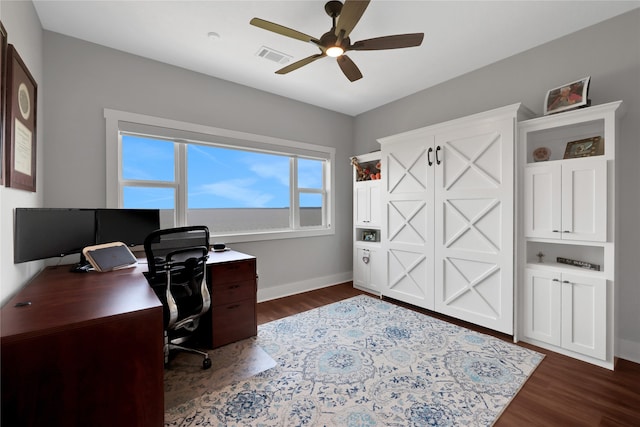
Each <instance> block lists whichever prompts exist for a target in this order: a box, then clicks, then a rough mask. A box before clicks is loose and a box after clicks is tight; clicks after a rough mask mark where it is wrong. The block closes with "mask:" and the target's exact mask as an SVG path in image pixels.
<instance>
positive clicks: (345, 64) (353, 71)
mask: <svg viewBox="0 0 640 427" xmlns="http://www.w3.org/2000/svg"><path fill="white" fill-rule="evenodd" d="M336 60H337V61H338V65H339V66H340V69H341V70H342V72H343V73H344V75H345V76H347V78H348V79H349V80H351V81H352V82H355V81H356V80H360V79H361V78H362V73H361V72H360V69H358V66H357V65H356V64H355V63H354V62H353V61H352V60H351V58H349V57H348V56H347V55H341V56H338V57H337V58H336Z"/></svg>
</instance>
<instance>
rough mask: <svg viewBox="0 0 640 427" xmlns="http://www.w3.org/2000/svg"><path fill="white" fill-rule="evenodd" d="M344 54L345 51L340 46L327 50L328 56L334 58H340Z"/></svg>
mask: <svg viewBox="0 0 640 427" xmlns="http://www.w3.org/2000/svg"><path fill="white" fill-rule="evenodd" d="M343 53H344V49H343V48H341V47H340V46H331V47H330V48H328V49H327V50H326V54H327V56H331V57H333V58H337V57H338V56H340V55H342V54H343Z"/></svg>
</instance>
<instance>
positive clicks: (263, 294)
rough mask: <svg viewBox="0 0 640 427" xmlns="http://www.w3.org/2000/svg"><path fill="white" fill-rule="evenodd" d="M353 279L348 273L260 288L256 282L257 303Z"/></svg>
mask: <svg viewBox="0 0 640 427" xmlns="http://www.w3.org/2000/svg"><path fill="white" fill-rule="evenodd" d="M352 279H353V274H352V273H351V272H350V271H349V272H346V273H340V274H334V275H331V276H324V277H316V278H313V279H309V280H303V281H301V282H294V283H287V284H284V285H279V286H273V287H268V288H261V287H260V282H258V302H264V301H269V300H272V299H277V298H282V297H288V296H291V295H296V294H300V293H302V292H307V291H313V290H316V289H321V288H326V287H327V286H333V285H338V284H340V283H344V282H349V281H351V280H352Z"/></svg>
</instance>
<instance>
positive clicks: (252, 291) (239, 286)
mask: <svg viewBox="0 0 640 427" xmlns="http://www.w3.org/2000/svg"><path fill="white" fill-rule="evenodd" d="M245 299H253V300H255V299H256V281H255V279H252V280H250V281H244V282H235V283H220V284H218V285H216V286H215V287H213V288H212V289H211V305H212V306H217V305H224V304H230V303H232V302H236V301H241V300H245Z"/></svg>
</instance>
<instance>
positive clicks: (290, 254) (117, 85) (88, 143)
mask: <svg viewBox="0 0 640 427" xmlns="http://www.w3.org/2000/svg"><path fill="white" fill-rule="evenodd" d="M44 66H45V70H46V73H45V81H44V86H45V87H46V94H47V97H46V100H45V112H46V113H45V118H44V122H45V126H46V128H47V133H46V140H45V142H44V144H43V145H44V156H45V165H44V176H45V182H44V205H45V206H47V207H102V206H105V203H106V202H105V197H106V195H105V194H106V193H105V188H106V177H105V175H106V170H105V168H106V165H105V120H104V117H103V109H104V108H110V109H116V110H122V111H128V112H133V113H141V114H145V115H150V116H157V117H164V118H169V119H173V120H181V121H185V122H190V123H197V124H201V125H207V126H213V127H218V128H224V129H230V130H235V131H243V132H249V133H253V134H259V135H266V136H271V137H279V138H284V139H288V140H293V141H301V142H306V143H311V144H318V145H323V146H330V147H335V148H336V165H335V166H336V181H337V183H338V185H337V186H336V188H335V193H336V198H335V201H336V219H335V222H334V223H335V230H336V233H335V235H333V236H323V237H311V238H305V239H282V240H274V241H264V242H252V243H242V244H240V243H234V244H232V245H230V246H231V247H232V248H233V249H236V250H239V251H242V252H246V253H249V254H252V255H255V256H257V259H258V273H259V276H260V280H259V294H258V296H259V298H261V299H262V298H271V297H273V296H282V295H283V294H286V293H290V292H296V291H303V290H306V289H309V288H314V287H319V286H326V285H331V284H336V283H340V282H343V281H348V280H351V231H350V229H351V216H352V214H351V186H350V185H340V183H349V182H350V174H351V169H350V165H349V159H348V158H349V156H350V155H351V153H352V151H353V149H352V144H353V119H352V118H351V117H349V116H345V115H343V114H339V113H335V112H331V111H328V110H323V109H320V108H317V107H313V106H310V105H307V104H302V103H299V102H296V101H292V100H289V99H286V98H282V97H279V96H275V95H271V94H268V93H265V92H261V91H258V90H255V89H250V88H248V87H245V86H240V85H237V84H234V83H230V82H226V81H222V80H219V79H214V78H211V77H208V76H205V75H202V74H198V73H194V72H191V71H187V70H185V69H181V68H177V67H174V66H170V65H166V64H162V63H158V62H155V61H151V60H147V59H144V58H141V57H138V56H134V55H130V54H127V53H123V52H120V51H116V50H113V49H109V48H106V47H102V46H99V45H96V44H92V43H89V42H86V41H82V40H78V39H74V38H70V37H67V36H64V35H61V34H58V33H53V32H48V31H45V32H44Z"/></svg>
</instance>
